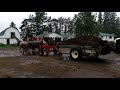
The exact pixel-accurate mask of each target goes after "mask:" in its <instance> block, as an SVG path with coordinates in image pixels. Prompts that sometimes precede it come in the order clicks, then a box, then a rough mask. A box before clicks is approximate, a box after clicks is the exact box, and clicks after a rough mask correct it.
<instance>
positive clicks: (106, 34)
mask: <svg viewBox="0 0 120 90" xmlns="http://www.w3.org/2000/svg"><path fill="white" fill-rule="evenodd" d="M100 35H102V36H115V35H114V34H108V33H100Z"/></svg>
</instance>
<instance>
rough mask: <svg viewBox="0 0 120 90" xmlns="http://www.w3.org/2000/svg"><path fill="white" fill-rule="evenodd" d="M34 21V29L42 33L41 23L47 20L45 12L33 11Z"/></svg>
mask: <svg viewBox="0 0 120 90" xmlns="http://www.w3.org/2000/svg"><path fill="white" fill-rule="evenodd" d="M35 15H36V16H35V22H36V29H37V32H39V34H42V33H43V29H44V27H43V24H44V23H46V22H47V16H46V15H47V14H46V13H45V12H35Z"/></svg>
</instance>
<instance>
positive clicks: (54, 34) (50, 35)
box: [49, 33, 63, 41]
mask: <svg viewBox="0 0 120 90" xmlns="http://www.w3.org/2000/svg"><path fill="white" fill-rule="evenodd" d="M49 37H52V38H55V37H60V38H61V40H62V41H63V37H62V36H61V35H58V34H56V33H51V34H49Z"/></svg>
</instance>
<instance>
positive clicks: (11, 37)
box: [0, 27, 20, 44]
mask: <svg viewBox="0 0 120 90" xmlns="http://www.w3.org/2000/svg"><path fill="white" fill-rule="evenodd" d="M18 40H20V32H19V30H18V29H17V28H16V27H8V28H6V29H5V30H3V31H2V32H1V33H0V43H1V44H17V42H18Z"/></svg>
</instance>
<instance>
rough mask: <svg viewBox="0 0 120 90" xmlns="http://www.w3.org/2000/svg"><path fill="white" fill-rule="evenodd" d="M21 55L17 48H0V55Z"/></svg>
mask: <svg viewBox="0 0 120 90" xmlns="http://www.w3.org/2000/svg"><path fill="white" fill-rule="evenodd" d="M13 56H21V53H20V52H19V50H0V57H13Z"/></svg>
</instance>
